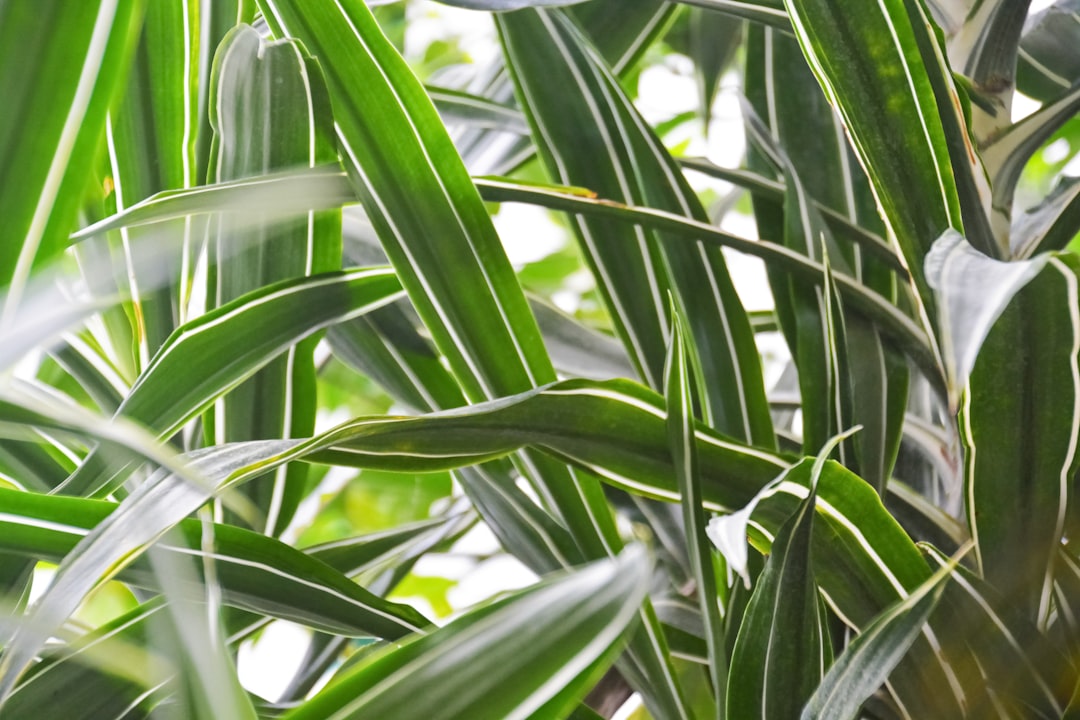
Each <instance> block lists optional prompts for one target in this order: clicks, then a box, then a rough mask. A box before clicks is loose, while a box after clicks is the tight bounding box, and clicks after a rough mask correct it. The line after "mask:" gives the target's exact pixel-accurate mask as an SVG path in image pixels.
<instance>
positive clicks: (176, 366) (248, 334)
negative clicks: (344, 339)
mask: <svg viewBox="0 0 1080 720" xmlns="http://www.w3.org/2000/svg"><path fill="white" fill-rule="evenodd" d="M399 295H400V285H399V283H398V280H397V277H396V276H395V275H394V273H393V272H392V271H390V270H387V269H384V268H374V269H371V268H369V269H362V270H352V271H349V272H342V273H325V274H323V275H319V276H316V277H313V278H301V279H298V280H287V281H285V282H281V283H277V284H275V285H270V286H267V287H265V288H261V289H259V290H257V291H255V292H251V293H248V294H247V295H244V296H242V297H240V298H238V299H237V300H234V301H233V302H231V303H228V304H227V305H224V306H222V307H220V308H218V309H217V310H214V311H213V312H210V313H207V314H206V315H203V316H202V317H200V318H198V319H196V320H193V321H191V322H189V323H187V324H186V325H184V326H182V327H180V328H178V329H177V330H176V332H175V333H174V334H173V335H172V336H171V337H170V338H169V340H168V342H166V343H165V345H164V346H163V347H162V348H161V350H160V351H159V352H158V354H157V355H155V356H154V359H153V360H152V361H151V363H150V365H149V366H148V367H147V368H146V370H145V371H144V372H143V374H142V375H141V376H140V377H139V380H138V381H137V382H136V383H135V385H134V386H133V387H132V388H131V392H130V393H129V394H128V396H127V397H126V398H124V402H123V403H122V404H121V406H120V409H119V410H118V411H117V415H119V416H123V417H125V418H128V419H130V420H134V421H137V422H139V423H142V424H143V425H146V426H148V427H150V428H152V429H153V430H154V431H155V432H156V433H157V434H158V435H159V436H161V437H169V436H171V435H172V434H173V433H175V432H176V431H177V430H178V429H179V428H180V426H181V425H182V424H183V423H184V422H186V421H187V420H190V419H191V418H192V417H194V416H195V415H197V414H198V413H200V412H202V411H203V410H205V409H206V408H207V406H209V405H210V404H211V403H212V402H213V401H214V400H215V399H216V398H217V397H219V396H220V395H221V394H222V393H224V392H226V391H228V390H229V389H231V388H233V387H235V386H236V385H237V384H239V383H240V382H241V381H243V380H244V379H246V378H248V377H250V376H251V375H252V374H253V373H254V372H256V371H257V370H259V369H260V368H261V367H263V366H264V365H266V364H267V363H268V362H270V361H271V360H272V359H273V358H274V357H275V356H276V355H277V354H278V353H280V352H283V351H285V350H287V349H288V348H289V347H291V346H292V345H293V344H294V343H296V342H297V341H298V340H301V339H303V338H305V337H307V336H309V335H311V334H312V333H313V332H316V331H318V330H321V329H322V328H325V327H327V326H328V325H331V324H333V323H335V322H340V321H342V320H346V319H348V318H350V317H356V316H358V315H362V314H363V313H365V312H367V311H369V310H372V309H374V308H377V307H380V306H382V305H385V304H386V303H389V302H392V301H394V300H396V299H397V298H398V297H399ZM300 309H303V310H304V311H303V312H301V311H300ZM115 469H116V468H111V470H115ZM110 475H111V473H110V472H109V470H107V469H105V468H103V467H102V466H101V465H100V464H99V463H97V462H90V461H87V462H85V463H83V465H82V466H80V468H79V470H77V471H76V472H75V473H74V474H73V475H72V476H71V478H69V479H68V480H67V481H66V483H65V484H64V485H63V491H64V492H66V493H68V494H83V493H85V492H88V491H89V492H93V491H97V490H100V489H101V485H102V483H103V482H107V481H110V480H112V478H111V477H110Z"/></svg>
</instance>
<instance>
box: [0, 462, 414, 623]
mask: <svg viewBox="0 0 1080 720" xmlns="http://www.w3.org/2000/svg"><path fill="white" fill-rule="evenodd" d="M212 458H213V455H210V456H207V459H208V460H210V462H211V463H212V462H213V460H212ZM200 462H201V465H202V466H204V467H208V468H209V469H211V470H212V469H213V465H212V464H210V465H207V460H202V461H196V467H198V466H199V465H200ZM218 462H220V461H218ZM0 499H2V500H3V503H4V507H5V508H7V509H8V513H7V514H5V516H4V518H3V520H2V521H0V522H2V523H3V525H4V533H3V540H0V547H2V548H3V549H4V550H5V551H8V552H13V553H17V554H20V555H24V556H29V557H35V558H38V559H42V560H48V561H51V562H58V561H61V560H65V558H66V560H65V565H69V566H70V564H71V563H73V562H74V560H75V558H76V557H77V556H79V555H80V554H82V551H81V550H76V549H75V546H76V545H77V544H78V543H85V544H86V545H88V544H89V541H88V540H85V538H92V537H103V536H105V535H106V533H108V534H109V535H110V536H111V537H113V538H114V539H115V538H117V537H119V536H122V535H124V533H125V532H126V531H127V532H130V531H131V530H132V529H133V526H134V524H135V523H136V520H137V518H135V517H133V515H135V514H136V513H132V512H130V511H128V510H126V509H125V510H123V511H122V512H121V511H118V508H117V505H116V504H115V503H110V502H105V501H101V500H89V499H86V498H69V497H63V496H58V495H39V494H37V493H23V492H15V491H12V490H4V489H0ZM132 505H134V504H133V503H132ZM114 514H115V517H113V515H114ZM162 524H163V525H164V526H165V527H168V526H169V524H168V523H162ZM179 530H180V532H179V533H178V534H176V535H173V536H166V538H165V539H164V540H162V541H160V542H158V543H157V544H156V545H155V547H156V548H158V549H161V550H164V551H166V552H167V553H170V554H173V555H175V556H176V557H178V558H195V559H197V560H201V559H204V558H207V557H211V558H212V559H213V560H214V562H215V565H216V568H215V570H216V575H217V581H218V582H219V583H220V590H221V593H222V599H223V600H224V602H225V603H226V604H228V605H231V606H233V607H239V608H244V609H247V610H251V611H254V612H261V613H266V614H269V615H271V616H273V617H278V618H283V619H287V620H291V621H293V622H299V623H303V624H305V625H308V626H310V627H313V628H317V629H321V630H325V631H326V632H333V633H341V634H345V635H352V636H366V635H374V636H376V637H386V638H399V637H402V636H404V635H406V634H408V633H410V632H414V631H417V630H419V629H421V628H423V627H425V626H426V625H427V624H428V623H427V621H426V620H425V619H424V618H423V617H422V616H421V615H420V614H419V613H417V612H416V611H414V610H412V609H411V608H408V607H406V606H402V605H398V604H396V603H391V602H387V601H385V600H383V599H381V598H378V597H376V596H374V595H372V594H371V593H369V592H367V591H366V590H364V588H362V587H360V586H358V585H356V584H355V583H353V582H351V581H349V580H348V578H346V577H345V576H344V575H343V574H342V572H341V571H338V570H334V569H332V568H331V567H330V566H328V565H326V564H324V563H323V562H322V560H320V559H318V558H317V557H316V556H315V555H312V554H310V553H307V554H305V553H303V552H300V551H299V550H296V549H294V548H292V547H289V546H288V545H285V544H284V543H281V542H278V541H276V540H273V539H272V538H268V537H265V536H263V535H260V534H258V533H253V532H251V531H248V530H244V529H242V528H238V527H233V526H230V525H215V526H214V527H213V536H214V545H213V548H211V549H207V548H204V547H202V543H201V537H202V534H203V532H204V528H203V524H202V522H201V521H199V520H195V519H187V520H182V521H180V522H179ZM84 547H85V546H84ZM121 548H123V551H122V552H121ZM145 549H146V547H145V546H142V545H140V543H139V541H138V539H137V537H136V533H135V532H130V536H129V539H127V540H126V541H123V542H120V543H117V544H116V546H114V547H113V548H112V549H111V550H110V552H111V553H113V554H114V555H115V556H116V557H117V562H116V563H115V564H114V565H113V566H112V567H108V568H103V570H105V572H104V573H103V577H101V578H99V579H97V581H96V583H95V584H100V583H101V582H104V580H105V579H107V578H108V576H109V575H113V574H116V573H119V577H120V578H121V579H123V580H127V581H129V582H132V583H133V584H135V585H138V586H141V587H147V588H153V589H159V588H160V587H161V583H162V581H161V580H160V579H159V578H158V577H157V575H156V574H155V572H154V569H153V567H152V566H151V564H150V563H148V562H147V561H146V560H145V559H136V557H137V555H138V554H140V553H142V552H143V551H144V550H145ZM121 555H123V556H126V557H124V559H122V560H121V559H120V557H121ZM125 565H126V567H124V566H125ZM84 570H85V568H84ZM200 574H201V573H200ZM197 579H198V580H200V581H201V580H202V578H201V577H198V578H197ZM57 582H60V578H59V576H58V579H57ZM286 587H287V588H288V590H287V591H283V588H286ZM69 591H71V592H75V591H74V590H71V589H70V586H69Z"/></svg>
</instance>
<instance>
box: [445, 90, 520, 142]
mask: <svg viewBox="0 0 1080 720" xmlns="http://www.w3.org/2000/svg"><path fill="white" fill-rule="evenodd" d="M426 89H427V93H428V95H429V96H430V97H431V101H432V102H433V103H435V107H436V109H438V111H439V115H440V116H441V117H442V118H443V120H445V121H446V123H447V124H448V125H449V124H451V123H454V122H461V123H467V124H469V125H470V126H473V127H482V128H488V129H492V130H503V131H506V132H515V133H518V134H521V135H524V134H525V133H527V132H529V126H528V125H527V124H526V123H525V118H524V117H523V116H522V114H521V113H520V112H518V111H517V110H516V109H514V108H512V107H508V106H506V105H502V104H500V103H497V102H493V101H491V100H488V99H487V98H485V97H481V96H479V95H470V94H469V93H466V92H461V91H460V90H451V89H449V88H442V87H434V86H431V85H428V86H426Z"/></svg>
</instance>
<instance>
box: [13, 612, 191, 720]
mask: <svg viewBox="0 0 1080 720" xmlns="http://www.w3.org/2000/svg"><path fill="white" fill-rule="evenodd" d="M163 608H164V604H163V603H162V602H161V601H160V600H151V601H150V602H148V603H145V604H143V605H140V606H139V607H137V608H136V609H134V610H132V611H131V612H129V613H125V614H124V615H122V616H120V617H119V618H117V619H116V620H114V621H112V622H109V623H107V624H105V625H103V626H101V627H100V628H97V629H96V630H94V631H93V632H90V633H87V634H86V635H84V636H83V637H81V638H79V639H78V640H77V641H76V642H73V643H71V644H69V645H67V646H66V647H64V648H63V649H62V650H60V651H59V652H56V653H51V654H47V655H45V656H44V657H43V658H42V661H41V662H40V663H38V664H37V665H35V666H34V668H33V669H32V670H30V671H28V672H27V674H26V677H25V678H24V679H23V681H22V682H21V683H20V684H19V685H18V686H17V687H16V688H15V690H14V691H13V692H12V693H11V695H9V696H8V698H7V700H6V701H5V703H4V706H3V710H2V713H3V715H5V716H7V717H21V716H26V715H28V714H31V713H37V712H41V710H42V708H46V707H47V708H49V711H50V712H54V711H55V712H58V713H63V716H64V717H65V718H71V719H72V720H99V719H101V718H121V717H132V716H133V717H140V718H141V717H146V716H147V714H148V712H149V709H150V707H151V706H152V705H154V704H156V703H157V702H160V700H161V694H163V693H162V692H161V690H160V686H161V685H162V684H164V683H167V682H168V681H169V679H170V675H171V674H172V673H173V672H175V665H174V664H173V662H172V661H171V660H170V659H169V658H168V657H167V656H165V655H163V654H162V653H161V652H158V651H155V649H154V648H153V647H146V646H145V645H144V644H145V643H146V642H147V640H148V639H149V637H150V634H149V633H148V630H149V628H148V625H150V624H151V622H152V619H153V618H154V617H155V616H158V617H160V614H161V611H162V610H163ZM154 688H159V692H157V693H153V692H148V691H151V690H153V689H154ZM125 713H129V715H125Z"/></svg>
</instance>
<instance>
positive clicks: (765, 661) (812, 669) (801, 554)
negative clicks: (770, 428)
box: [727, 436, 843, 718]
mask: <svg viewBox="0 0 1080 720" xmlns="http://www.w3.org/2000/svg"><path fill="white" fill-rule="evenodd" d="M842 440H843V436H837V437H835V438H834V439H832V440H830V441H829V443H828V444H827V445H826V446H825V447H824V448H822V451H821V454H820V455H819V456H818V459H817V460H816V461H815V462H814V467H813V469H812V470H811V473H810V492H809V494H808V495H807V497H806V499H805V500H804V501H802V502H801V503H800V504H799V507H798V510H797V512H796V513H795V514H794V515H792V516H791V517H790V518H788V519H787V520H786V521H785V522H784V524H783V525H781V527H780V529H779V532H778V533H777V534H776V538H775V540H773V543H772V552H771V554H770V556H769V559H768V561H767V562H766V563H765V568H764V570H762V572H761V575H759V576H758V579H757V583H756V585H755V587H754V594H753V595H752V596H751V598H750V603H749V605H747V607H746V614H745V615H744V616H743V620H742V625H741V626H740V628H739V634H738V637H737V638H736V640H735V648H734V650H733V651H732V654H731V671H730V674H729V676H728V683H727V687H728V696H727V714H728V715H729V716H731V717H733V718H734V717H738V718H744V717H745V718H789V717H794V714H795V713H797V712H798V711H799V708H801V707H802V705H803V703H804V702H805V701H806V699H807V698H809V697H810V694H811V693H812V692H813V691H814V688H815V687H817V685H818V683H819V682H820V680H821V676H822V675H823V674H824V672H825V667H826V666H827V665H828V663H829V661H830V659H831V655H832V653H831V649H830V646H829V641H828V636H827V635H826V629H825V628H824V627H822V625H821V615H820V608H819V600H818V590H817V583H816V582H815V580H814V570H813V564H812V562H811V548H812V547H813V541H812V538H813V530H814V514H815V513H814V507H815V502H816V499H817V486H818V482H819V478H820V477H821V472H822V470H823V469H824V463H825V460H826V458H827V457H828V456H829V454H830V453H831V452H832V450H833V447H835V446H836V445H838V444H839V443H840V442H841V441H842ZM781 687H783V688H784V689H783V690H780V689H779V688H781Z"/></svg>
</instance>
